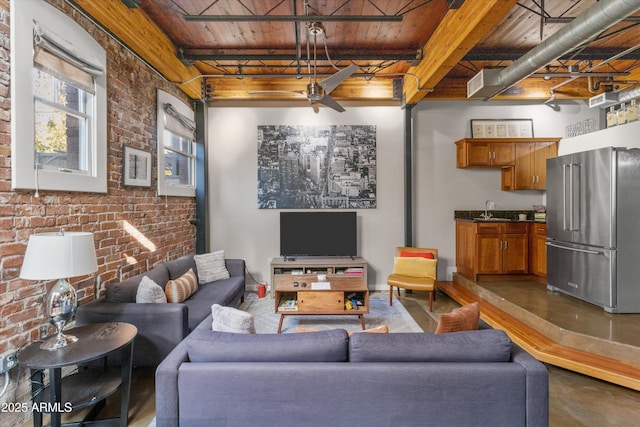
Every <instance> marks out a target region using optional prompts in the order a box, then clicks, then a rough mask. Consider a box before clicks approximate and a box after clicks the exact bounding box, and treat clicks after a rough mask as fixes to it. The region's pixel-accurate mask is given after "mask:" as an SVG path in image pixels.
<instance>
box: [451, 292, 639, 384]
mask: <svg viewBox="0 0 640 427" xmlns="http://www.w3.org/2000/svg"><path fill="white" fill-rule="evenodd" d="M438 289H439V290H440V291H442V292H444V293H445V294H447V295H448V296H449V297H451V298H452V299H454V300H455V301H456V302H458V303H459V304H462V305H464V304H469V303H472V302H476V301H477V302H478V303H480V313H481V318H482V320H484V321H485V322H487V323H488V324H489V325H491V326H492V327H494V328H497V329H502V330H504V331H505V332H506V333H507V334H508V335H509V337H510V338H511V340H513V342H515V343H516V344H518V345H519V346H520V347H522V348H524V349H525V350H526V351H528V352H529V353H531V354H532V355H533V356H534V357H535V358H536V359H538V360H540V361H541V362H544V363H548V364H550V365H554V366H558V367H561V368H564V369H568V370H571V371H574V372H579V373H581V374H584V375H588V376H591V377H594V378H598V379H601V380H604V381H608V382H610V383H613V384H618V385H621V386H624V387H628V388H631V389H634V390H638V391H640V365H634V364H630V363H626V362H622V361H619V360H615V359H612V358H609V357H604V356H600V355H597V354H593V353H589V352H587V351H584V350H579V349H576V348H572V347H568V346H565V345H561V344H558V343H556V342H554V341H553V340H551V339H550V338H549V337H547V336H545V335H543V334H542V333H540V332H539V331H537V330H535V329H534V328H532V327H530V326H528V325H526V324H525V323H524V322H522V321H520V320H518V319H517V318H516V317H514V316H512V315H511V314H509V313H507V312H505V311H503V310H501V309H499V308H498V307H496V306H495V305H494V304H491V303H490V302H488V301H486V300H485V299H483V298H481V297H480V296H478V295H476V294H475V293H473V292H472V291H471V290H469V289H468V288H467V287H465V286H462V285H460V284H458V283H455V282H438ZM639 361H640V360H639Z"/></svg>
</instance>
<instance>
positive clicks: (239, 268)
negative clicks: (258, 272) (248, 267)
mask: <svg viewBox="0 0 640 427" xmlns="http://www.w3.org/2000/svg"><path fill="white" fill-rule="evenodd" d="M225 264H226V266H227V271H228V272H229V275H230V276H242V277H245V262H244V260H243V259H235V258H232V259H225Z"/></svg>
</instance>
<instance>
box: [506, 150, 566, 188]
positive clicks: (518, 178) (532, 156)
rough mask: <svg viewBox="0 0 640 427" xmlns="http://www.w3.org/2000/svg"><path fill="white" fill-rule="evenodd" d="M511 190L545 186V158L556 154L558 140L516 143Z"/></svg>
mask: <svg viewBox="0 0 640 427" xmlns="http://www.w3.org/2000/svg"><path fill="white" fill-rule="evenodd" d="M515 148H516V163H515V165H514V173H513V183H512V185H513V188H507V189H513V190H544V189H546V188H547V159H548V158H550V157H556V156H557V155H558V141H544V142H528V143H522V144H516V145H515Z"/></svg>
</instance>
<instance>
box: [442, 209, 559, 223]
mask: <svg viewBox="0 0 640 427" xmlns="http://www.w3.org/2000/svg"><path fill="white" fill-rule="evenodd" d="M490 213H491V216H492V218H504V220H503V221H500V220H497V219H492V220H489V221H487V220H483V219H478V218H480V217H481V216H482V214H484V211H454V214H453V218H454V220H456V221H468V222H478V223H484V222H486V223H492V222H495V223H499V222H531V223H536V224H544V223H546V222H547V221H546V220H535V219H534V213H535V212H534V211H531V210H529V211H526V210H522V211H496V210H492V211H490ZM520 214H525V215H527V219H526V220H524V221H521V220H520V219H519V215H520Z"/></svg>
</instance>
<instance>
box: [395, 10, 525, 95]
mask: <svg viewBox="0 0 640 427" xmlns="http://www.w3.org/2000/svg"><path fill="white" fill-rule="evenodd" d="M516 3H517V0H466V1H465V2H464V4H463V5H462V6H461V7H460V8H459V9H453V10H449V11H448V12H447V14H446V15H445V17H444V19H443V20H442V22H441V23H440V25H438V28H436V31H435V32H434V33H433V35H432V36H431V38H430V39H429V40H428V41H427V43H426V44H425V46H424V48H423V49H422V57H423V59H422V60H421V61H420V63H419V64H418V65H416V66H413V67H411V68H409V70H408V73H412V74H415V75H416V76H417V77H418V80H419V81H420V86H419V87H418V85H417V82H416V79H413V78H406V79H405V81H404V88H403V91H404V94H405V103H406V104H415V103H417V102H418V101H420V100H421V99H423V98H424V97H425V96H426V95H427V93H428V91H429V90H430V89H433V88H435V87H436V85H437V84H438V83H439V82H440V80H442V79H443V78H444V77H445V76H446V75H447V73H448V72H449V71H450V70H451V69H452V68H453V67H455V66H456V64H458V62H460V60H462V58H464V56H465V55H466V54H467V53H468V52H469V51H470V50H471V49H472V48H473V47H474V46H475V45H476V44H477V43H478V42H479V41H480V40H482V39H483V38H484V37H485V36H486V35H487V34H488V33H489V32H491V30H492V29H494V27H495V26H496V25H497V24H498V23H500V21H502V19H503V18H504V17H505V16H507V14H508V13H509V12H510V11H511V10H512V9H513V7H514V6H515V5H516Z"/></svg>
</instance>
